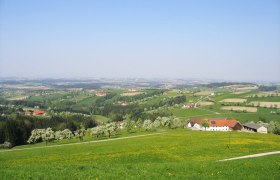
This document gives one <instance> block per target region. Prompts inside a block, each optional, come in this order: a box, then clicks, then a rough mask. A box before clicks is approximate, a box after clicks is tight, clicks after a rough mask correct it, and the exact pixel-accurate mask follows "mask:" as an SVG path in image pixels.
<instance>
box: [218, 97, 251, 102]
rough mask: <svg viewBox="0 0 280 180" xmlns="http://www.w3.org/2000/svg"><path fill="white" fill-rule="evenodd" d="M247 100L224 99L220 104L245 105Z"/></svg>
mask: <svg viewBox="0 0 280 180" xmlns="http://www.w3.org/2000/svg"><path fill="white" fill-rule="evenodd" d="M246 101H247V99H241V98H229V99H223V100H221V101H220V102H222V103H245V102H246Z"/></svg>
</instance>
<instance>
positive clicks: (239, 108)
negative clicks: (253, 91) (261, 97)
mask: <svg viewBox="0 0 280 180" xmlns="http://www.w3.org/2000/svg"><path fill="white" fill-rule="evenodd" d="M221 109H222V110H227V111H246V112H253V113H254V112H257V111H258V109H257V108H255V107H245V106H223V107H221Z"/></svg>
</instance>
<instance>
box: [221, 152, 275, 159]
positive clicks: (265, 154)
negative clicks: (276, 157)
mask: <svg viewBox="0 0 280 180" xmlns="http://www.w3.org/2000/svg"><path fill="white" fill-rule="evenodd" d="M273 154H280V151H273V152H266V153H259V154H251V155H248V156H240V157H235V158H229V159H223V160H219V161H232V160H238V159H246V158H255V157H261V156H268V155H273Z"/></svg>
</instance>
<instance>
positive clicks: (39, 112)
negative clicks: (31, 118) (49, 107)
mask: <svg viewBox="0 0 280 180" xmlns="http://www.w3.org/2000/svg"><path fill="white" fill-rule="evenodd" d="M34 114H35V115H42V114H45V111H43V110H35V111H34Z"/></svg>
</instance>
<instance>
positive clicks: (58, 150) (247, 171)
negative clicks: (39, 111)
mask: <svg viewBox="0 0 280 180" xmlns="http://www.w3.org/2000/svg"><path fill="white" fill-rule="evenodd" d="M163 132H164V133H163V134H156V135H152V136H145V137H136V138H131V139H119V140H115V141H107V142H92V143H85V144H73V145H67V146H60V147H49V146H48V147H46V148H39V149H25V150H20V151H6V152H5V151H1V152H0V174H1V179H279V178H280V155H271V156H263V157H257V158H251V159H242V160H235V161H226V162H219V161H218V160H221V159H225V158H231V157H237V156H243V155H249V154H255V153H262V152H270V151H279V150H280V138H279V136H277V135H273V134H250V133H241V132H203V131H200V132H195V131H189V130H186V129H178V130H164V131H163ZM147 133H148V132H147ZM149 133H155V132H149ZM141 134H143V133H141ZM130 135H133V136H135V135H137V133H133V134H130ZM54 144H55V143H54ZM25 147H30V148H31V147H34V146H33V145H28V146H25Z"/></svg>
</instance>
